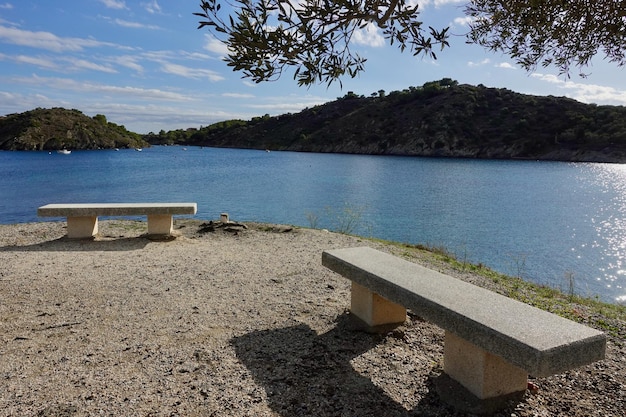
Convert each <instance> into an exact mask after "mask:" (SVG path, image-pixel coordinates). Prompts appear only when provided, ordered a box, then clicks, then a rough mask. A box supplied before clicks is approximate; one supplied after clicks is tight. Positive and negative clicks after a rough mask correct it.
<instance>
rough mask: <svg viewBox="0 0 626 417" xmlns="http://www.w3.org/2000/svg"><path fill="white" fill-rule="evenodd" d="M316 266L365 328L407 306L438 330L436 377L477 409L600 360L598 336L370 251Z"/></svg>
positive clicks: (401, 314) (395, 317)
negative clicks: (334, 280) (342, 281)
mask: <svg viewBox="0 0 626 417" xmlns="http://www.w3.org/2000/svg"><path fill="white" fill-rule="evenodd" d="M322 264H323V265H324V266H326V267H327V268H329V269H331V270H332V271H335V272H337V273H339V274H341V275H342V276H344V277H345V278H348V279H349V280H351V281H352V290H351V291H352V292H351V312H352V314H354V315H355V316H357V317H358V318H359V319H361V320H362V321H363V322H365V323H366V324H367V325H368V326H370V327H375V326H381V325H390V324H393V323H402V322H404V321H405V318H406V309H407V308H408V309H410V310H411V311H412V312H413V313H415V314H416V315H417V316H419V317H421V318H423V319H424V320H427V321H429V322H432V323H434V324H436V325H437V326H439V327H441V328H442V329H444V330H445V339H444V367H443V370H444V373H445V374H447V376H448V377H449V378H451V379H452V380H453V381H456V382H457V383H458V384H460V385H461V386H462V387H464V388H465V389H466V390H467V391H469V393H471V394H470V395H473V396H474V397H475V398H473V399H472V401H474V400H477V401H478V403H480V402H481V401H483V403H484V404H496V407H498V405H497V404H498V400H507V399H510V398H520V397H521V396H523V393H524V392H525V391H526V388H527V384H528V375H529V374H530V375H532V376H534V377H546V376H550V375H553V374H557V373H562V372H564V371H567V370H569V369H573V368H576V367H579V366H583V365H586V364H589V363H592V362H595V361H597V360H601V359H603V358H604V355H605V350H606V336H605V334H604V333H602V332H600V331H597V330H595V329H592V328H590V327H587V326H584V325H581V324H578V323H575V322H573V321H571V320H567V319H565V318H562V317H559V316H557V315H554V314H552V313H549V312H546V311H543V310H540V309H538V308H535V307H532V306H530V305H527V304H524V303H521V302H519V301H516V300H513V299H510V298H508V297H505V296H502V295H499V294H497V293H494V292H492V291H489V290H486V289H484V288H481V287H477V286H475V285H472V284H469V283H467V282H464V281H461V280H459V279H456V278H453V277H450V276H448V275H445V274H442V273H439V272H436V271H433V270H430V269H428V268H425V267H423V266H420V265H418V264H415V263H413V262H409V261H406V260H404V259H400V258H398V257H395V256H393V255H390V254H387V253H383V252H380V251H377V250H375V249H372V248H368V247H359V248H347V249H337V250H329V251H324V252H323V254H322ZM494 400H495V401H494Z"/></svg>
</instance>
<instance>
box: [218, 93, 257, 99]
mask: <svg viewBox="0 0 626 417" xmlns="http://www.w3.org/2000/svg"><path fill="white" fill-rule="evenodd" d="M222 97H228V98H254V95H253V94H242V93H223V94H222Z"/></svg>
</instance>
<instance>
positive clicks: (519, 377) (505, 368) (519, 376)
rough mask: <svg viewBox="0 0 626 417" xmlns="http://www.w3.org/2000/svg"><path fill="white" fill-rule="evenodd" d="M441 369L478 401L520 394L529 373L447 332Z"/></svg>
mask: <svg viewBox="0 0 626 417" xmlns="http://www.w3.org/2000/svg"><path fill="white" fill-rule="evenodd" d="M443 361H444V365H443V370H444V372H445V373H446V374H448V376H449V377H450V378H452V379H453V380H455V381H457V382H458V383H460V384H461V385H463V386H464V387H465V388H467V390H468V391H470V392H471V393H472V394H474V395H475V396H476V397H477V398H478V399H480V400H484V399H490V398H497V397H503V396H507V395H509V394H514V393H523V392H525V391H526V388H527V385H528V373H527V372H526V371H524V370H523V369H521V368H518V367H517V366H515V365H512V364H511V363H509V362H507V361H505V360H504V359H502V358H501V357H499V356H496V355H493V354H491V353H489V352H487V351H485V350H483V349H481V348H479V347H478V346H476V345H474V344H473V343H470V342H468V341H467V340H465V339H462V338H460V337H459V336H457V335H455V334H453V333H451V332H449V331H446V335H445V343H444V356H443Z"/></svg>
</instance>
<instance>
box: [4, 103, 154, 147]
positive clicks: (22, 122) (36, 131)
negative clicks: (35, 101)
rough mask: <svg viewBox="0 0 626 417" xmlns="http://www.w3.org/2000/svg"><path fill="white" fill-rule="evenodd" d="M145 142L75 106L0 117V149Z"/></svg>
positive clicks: (117, 144) (102, 145)
mask: <svg viewBox="0 0 626 417" xmlns="http://www.w3.org/2000/svg"><path fill="white" fill-rule="evenodd" d="M145 146H148V143H147V142H145V141H144V140H143V139H142V137H141V135H139V134H137V133H133V132H129V131H128V130H126V128H125V127H124V126H120V125H117V124H115V123H112V122H108V121H107V119H106V117H105V116H104V115H102V114H98V115H96V116H94V117H93V118H92V117H89V116H86V115H84V114H83V113H82V112H80V111H78V110H66V109H62V108H53V109H41V108H38V109H34V110H30V111H27V112H24V113H15V114H9V115H7V116H3V117H0V149H3V150H57V149H64V148H65V149H104V148H137V147H145Z"/></svg>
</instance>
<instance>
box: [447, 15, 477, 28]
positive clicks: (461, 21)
mask: <svg viewBox="0 0 626 417" xmlns="http://www.w3.org/2000/svg"><path fill="white" fill-rule="evenodd" d="M473 21H474V18H472V17H470V16H463V17H457V18H455V19H454V20H453V21H452V23H453V24H454V26H469V24H470V23H472V22H473Z"/></svg>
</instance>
